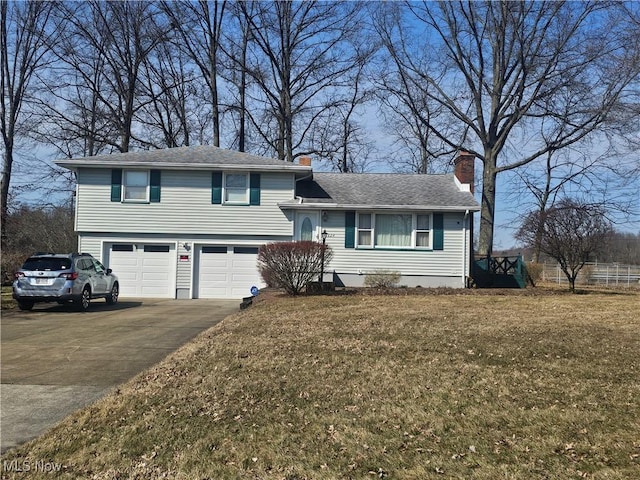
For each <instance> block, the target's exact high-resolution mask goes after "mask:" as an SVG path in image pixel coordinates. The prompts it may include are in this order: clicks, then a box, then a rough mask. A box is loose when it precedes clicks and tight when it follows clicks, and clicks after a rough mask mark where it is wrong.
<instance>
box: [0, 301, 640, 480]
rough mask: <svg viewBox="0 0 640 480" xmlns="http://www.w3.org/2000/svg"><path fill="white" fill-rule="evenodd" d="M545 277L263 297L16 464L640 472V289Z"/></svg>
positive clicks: (436, 474)
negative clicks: (571, 287)
mask: <svg viewBox="0 0 640 480" xmlns="http://www.w3.org/2000/svg"><path fill="white" fill-rule="evenodd" d="M537 291H538V292H539V293H537V294H531V293H530V291H527V292H523V293H520V292H513V293H510V294H506V293H505V294H493V295H492V294H480V293H476V294H473V293H472V294H469V293H461V294H451V293H450V294H446V295H435V294H433V293H432V292H429V293H426V294H424V295H408V296H398V295H395V296H394V295H343V296H332V297H329V296H318V297H300V298H285V297H282V298H275V299H270V300H266V301H262V302H259V303H258V304H257V305H255V306H254V307H252V308H250V309H249V310H247V311H244V312H241V313H238V314H236V315H234V316H231V317H229V318H227V319H226V320H225V321H223V322H222V323H221V324H220V325H218V326H216V327H214V328H213V329H211V330H209V331H208V332H205V333H204V334H203V335H201V336H200V337H198V338H197V339H196V340H195V341H194V342H193V343H191V344H189V345H187V346H185V347H184V348H182V349H181V350H179V351H178V352H176V353H175V354H173V355H172V356H170V357H169V358H168V359H166V360H165V361H164V362H162V363H161V364H159V365H157V366H156V367H155V368H153V369H151V370H149V371H147V372H145V373H144V374H142V375H140V376H138V377H137V378H135V379H133V380H132V381H131V382H129V383H128V384H126V385H124V386H123V387H122V388H120V389H119V390H118V391H116V392H114V393H113V394H111V395H110V396H108V397H107V398H105V399H103V400H101V401H99V402H98V403H96V404H95V405H93V406H90V407H88V408H86V409H84V410H82V411H80V412H78V413H76V414H74V415H73V416H71V417H69V418H67V419H66V420H65V421H64V422H62V423H61V424H59V425H58V426H57V427H55V428H53V429H52V430H51V431H50V432H48V433H47V434H45V435H43V436H42V437H41V438H39V439H37V440H35V441H33V442H31V443H29V444H26V445H24V446H22V447H21V448H19V449H17V450H14V451H11V452H8V453H7V454H5V456H4V457H3V458H2V460H3V465H7V463H8V462H11V461H12V460H15V459H29V460H30V461H32V462H34V461H36V460H41V461H42V460H44V461H48V462H53V463H60V464H61V465H62V469H61V471H60V472H59V473H57V474H56V473H38V472H34V471H31V472H28V473H22V474H15V475H14V474H12V473H7V472H6V471H3V478H5V477H6V478H14V476H15V478H21V479H22V478H38V476H40V477H41V478H47V479H51V478H95V479H122V478H140V479H154V478H172V479H215V480H218V479H290V480H293V479H343V478H346V479H366V478H371V479H373V478H389V479H430V478H434V479H435V478H456V479H492V480H493V479H571V478H594V479H604V478H607V479H630V478H640V328H639V326H640V325H639V324H640V312H639V309H640V293H639V292H637V291H636V292H629V291H627V292H617V293H616V292H598V291H591V292H589V293H587V294H583V295H571V294H567V293H564V292H557V291H543V292H541V293H540V290H537ZM32 464H33V463H32Z"/></svg>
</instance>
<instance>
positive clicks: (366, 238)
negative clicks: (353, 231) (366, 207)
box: [358, 213, 373, 247]
mask: <svg viewBox="0 0 640 480" xmlns="http://www.w3.org/2000/svg"><path fill="white" fill-rule="evenodd" d="M371 232H372V229H371V214H370V213H361V214H360V215H358V245H360V246H363V247H365V246H366V247H370V246H371V240H372V239H373V236H372V235H371Z"/></svg>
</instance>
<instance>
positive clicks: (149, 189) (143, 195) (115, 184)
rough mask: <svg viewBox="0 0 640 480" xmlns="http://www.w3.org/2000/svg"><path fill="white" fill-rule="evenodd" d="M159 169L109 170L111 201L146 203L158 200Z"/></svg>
mask: <svg viewBox="0 0 640 480" xmlns="http://www.w3.org/2000/svg"><path fill="white" fill-rule="evenodd" d="M160 180H161V172H160V170H122V169H121V168H114V169H113V170H111V201H112V202H131V203H147V202H151V203H154V202H159V201H160Z"/></svg>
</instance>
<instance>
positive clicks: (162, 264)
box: [109, 244, 175, 298]
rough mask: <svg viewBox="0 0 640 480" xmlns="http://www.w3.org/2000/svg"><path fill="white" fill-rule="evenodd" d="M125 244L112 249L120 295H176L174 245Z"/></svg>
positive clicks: (113, 264)
mask: <svg viewBox="0 0 640 480" xmlns="http://www.w3.org/2000/svg"><path fill="white" fill-rule="evenodd" d="M114 247H116V248H115V249H114ZM125 247H126V245H122V244H116V245H112V246H111V247H110V251H109V268H111V269H113V271H114V273H115V274H116V275H117V276H118V279H119V281H120V296H121V297H123V298H126V297H148V298H173V297H174V280H175V279H174V275H173V274H172V272H173V264H174V262H175V255H174V251H175V248H174V247H173V246H172V245H167V244H145V245H144V246H142V248H134V247H132V246H131V248H125Z"/></svg>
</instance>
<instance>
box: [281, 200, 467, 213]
mask: <svg viewBox="0 0 640 480" xmlns="http://www.w3.org/2000/svg"><path fill="white" fill-rule="evenodd" d="M278 207H280V208H284V209H287V208H288V209H291V210H296V209H301V208H305V209H314V208H317V209H321V210H359V211H363V212H364V211H369V210H411V211H429V212H470V211H475V212H479V211H480V207H479V206H477V207H470V206H468V205H457V206H456V205H364V204H349V205H346V204H338V203H304V204H293V203H286V202H285V203H278Z"/></svg>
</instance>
